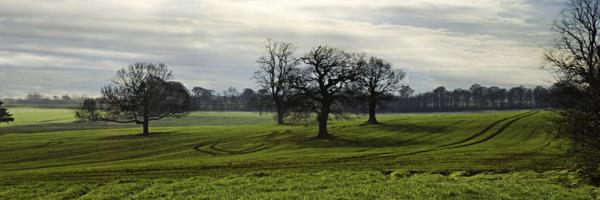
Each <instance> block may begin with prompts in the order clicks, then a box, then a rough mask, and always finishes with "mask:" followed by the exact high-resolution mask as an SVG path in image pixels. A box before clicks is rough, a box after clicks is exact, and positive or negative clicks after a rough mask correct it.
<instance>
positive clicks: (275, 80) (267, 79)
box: [254, 40, 300, 124]
mask: <svg viewBox="0 0 600 200" xmlns="http://www.w3.org/2000/svg"><path fill="white" fill-rule="evenodd" d="M294 51H296V47H295V46H294V45H292V44H291V43H286V42H279V41H273V40H267V42H266V43H265V55H263V56H261V57H260V58H258V61H257V62H258V64H259V65H260V69H259V70H258V71H257V72H256V73H255V76H254V78H255V79H256V81H257V82H258V84H259V86H260V87H261V89H264V91H267V92H268V93H269V95H270V96H271V98H272V100H273V104H274V106H275V111H276V112H277V123H278V124H283V123H285V121H284V118H285V117H286V115H287V114H288V110H289V107H290V98H291V96H290V95H291V90H292V89H291V87H290V78H291V75H292V73H293V71H294V70H295V68H296V66H298V64H300V62H299V61H298V59H296V58H294Z"/></svg>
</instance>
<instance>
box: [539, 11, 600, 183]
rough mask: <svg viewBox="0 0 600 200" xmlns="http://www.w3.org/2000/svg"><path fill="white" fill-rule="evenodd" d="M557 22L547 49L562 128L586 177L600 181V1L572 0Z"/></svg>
mask: <svg viewBox="0 0 600 200" xmlns="http://www.w3.org/2000/svg"><path fill="white" fill-rule="evenodd" d="M561 14H562V15H561V18H560V19H559V20H558V21H557V22H556V23H555V25H554V29H553V30H554V31H555V32H556V33H557V34H558V36H559V39H558V40H557V43H556V46H555V48H553V49H548V50H547V51H546V56H545V57H546V60H547V61H548V62H549V64H550V65H549V68H547V69H549V70H550V71H551V72H552V73H554V75H555V76H556V78H557V84H555V87H557V88H558V89H557V90H555V91H560V92H558V93H557V95H560V96H559V99H561V100H559V101H558V103H559V106H560V119H559V120H558V122H559V123H558V124H559V125H560V129H559V132H560V133H563V135H564V136H566V137H567V138H569V139H570V140H571V144H572V148H573V150H574V152H575V153H576V155H577V160H578V165H579V167H580V168H581V172H582V174H583V175H585V177H588V178H590V180H592V181H594V182H596V183H599V182H600V170H599V169H600V43H599V32H598V31H599V28H600V1H598V0H571V1H570V2H569V4H568V7H567V8H566V9H564V10H563V11H562V13H561Z"/></svg>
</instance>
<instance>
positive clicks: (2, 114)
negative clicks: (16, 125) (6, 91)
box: [0, 102, 15, 123]
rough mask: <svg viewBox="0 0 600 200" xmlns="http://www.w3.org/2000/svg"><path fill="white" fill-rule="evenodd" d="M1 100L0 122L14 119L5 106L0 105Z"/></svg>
mask: <svg viewBox="0 0 600 200" xmlns="http://www.w3.org/2000/svg"><path fill="white" fill-rule="evenodd" d="M2 104H4V103H3V102H0V122H6V123H9V122H12V121H15V118H13V117H12V114H10V113H9V112H8V110H6V108H4V107H2Z"/></svg>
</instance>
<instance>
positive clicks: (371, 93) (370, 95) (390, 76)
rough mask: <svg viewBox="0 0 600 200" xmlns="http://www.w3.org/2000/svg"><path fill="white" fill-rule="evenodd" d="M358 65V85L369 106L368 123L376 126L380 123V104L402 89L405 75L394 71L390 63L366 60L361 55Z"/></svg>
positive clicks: (376, 59)
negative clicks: (378, 105) (378, 119)
mask: <svg viewBox="0 0 600 200" xmlns="http://www.w3.org/2000/svg"><path fill="white" fill-rule="evenodd" d="M357 65H358V67H359V70H360V76H359V77H358V79H357V80H358V81H357V83H358V85H359V87H360V88H361V89H362V90H363V92H364V93H365V94H366V96H367V99H368V104H369V120H368V122H369V123H371V124H376V123H378V122H377V118H376V116H375V111H376V107H377V104H378V102H379V101H380V100H382V99H383V98H384V97H386V96H392V95H393V94H392V93H393V92H395V91H397V90H398V89H399V88H400V82H401V81H402V79H404V76H405V73H404V72H403V71H402V70H396V69H393V68H392V65H391V64H390V63H388V62H386V61H384V60H383V59H381V58H377V57H373V56H372V57H370V58H369V59H368V60H365V58H364V56H363V55H359V58H358V62H357Z"/></svg>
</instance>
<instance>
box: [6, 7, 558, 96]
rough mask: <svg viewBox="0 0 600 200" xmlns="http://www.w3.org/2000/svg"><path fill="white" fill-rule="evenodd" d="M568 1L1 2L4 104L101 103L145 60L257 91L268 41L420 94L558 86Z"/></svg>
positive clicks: (198, 80)
mask: <svg viewBox="0 0 600 200" xmlns="http://www.w3.org/2000/svg"><path fill="white" fill-rule="evenodd" d="M563 6H564V0H452V1H447V0H403V1H398V0H382V1H381V0H377V1H364V0H319V1H307V0H294V1H280V0H206V1H191V0H139V1H137V0H128V1H122V0H112V1H111V0H89V1H81V0H72V1H71V0H53V1H38V0H0V97H18V96H24V95H26V94H28V93H32V92H41V93H44V94H50V95H54V94H78V95H90V96H96V95H98V91H99V89H100V87H101V86H102V85H104V84H106V83H108V80H109V79H110V78H111V77H112V76H113V74H114V72H115V71H116V70H118V69H120V68H122V67H126V66H127V65H128V64H130V63H133V62H136V61H152V62H164V63H166V64H168V65H169V67H170V68H171V69H172V70H173V71H174V73H175V77H176V79H177V80H178V81H181V82H183V83H184V84H185V85H186V86H187V87H190V88H191V87H193V86H202V87H206V88H211V89H216V90H218V91H220V90H223V89H225V88H227V87H230V86H233V87H236V88H240V89H241V88H245V87H251V88H253V87H254V86H255V83H254V81H253V80H252V79H251V76H252V74H253V72H254V71H255V70H256V69H257V65H256V62H255V61H256V59H257V58H258V57H259V56H260V55H261V53H262V45H263V42H264V41H265V39H266V38H272V39H276V40H283V41H288V42H292V43H294V44H296V45H297V46H298V47H299V51H298V55H301V54H302V53H303V52H305V51H306V50H308V49H310V48H311V47H313V46H315V45H319V44H327V45H330V46H333V47H339V48H344V49H348V50H353V51H363V52H366V53H369V54H372V55H376V56H379V57H382V58H385V59H387V60H389V61H390V62H391V63H392V64H393V65H394V67H396V68H402V69H405V70H406V71H407V73H408V80H407V81H408V83H409V84H410V85H411V86H412V87H413V88H415V89H416V90H417V91H425V90H431V89H433V88H434V87H436V86H440V85H443V86H446V87H447V88H457V87H461V88H468V87H469V86H470V85H471V84H473V83H480V84H483V85H486V86H489V85H499V86H504V87H509V86H516V85H526V86H533V85H548V83H549V81H550V80H552V79H551V77H550V76H549V75H548V73H546V72H545V71H543V70H541V69H540V66H541V65H542V64H543V48H546V47H549V46H551V44H552V42H551V41H552V33H551V32H550V25H551V24H552V22H553V21H554V20H555V19H556V17H557V16H558V13H559V12H560V10H561V9H562V7H563Z"/></svg>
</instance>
